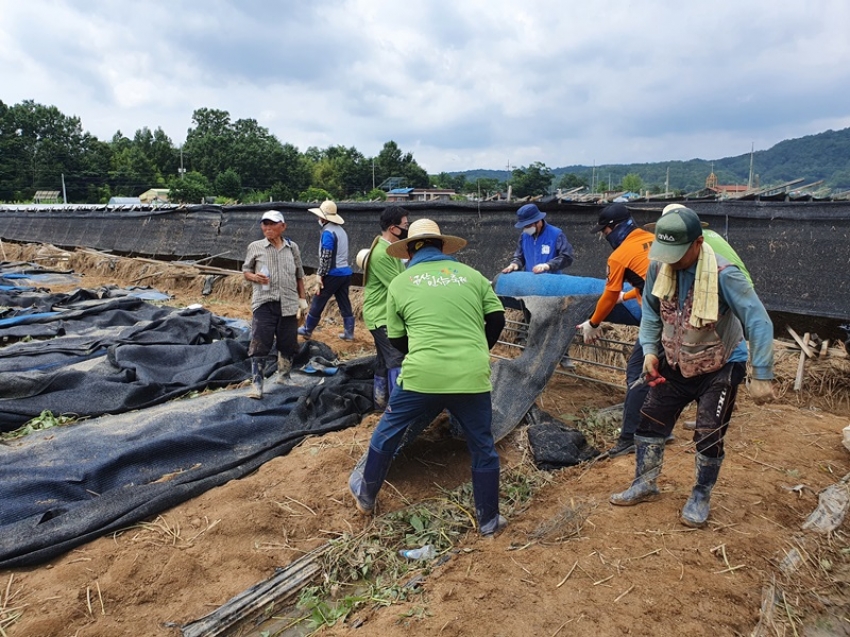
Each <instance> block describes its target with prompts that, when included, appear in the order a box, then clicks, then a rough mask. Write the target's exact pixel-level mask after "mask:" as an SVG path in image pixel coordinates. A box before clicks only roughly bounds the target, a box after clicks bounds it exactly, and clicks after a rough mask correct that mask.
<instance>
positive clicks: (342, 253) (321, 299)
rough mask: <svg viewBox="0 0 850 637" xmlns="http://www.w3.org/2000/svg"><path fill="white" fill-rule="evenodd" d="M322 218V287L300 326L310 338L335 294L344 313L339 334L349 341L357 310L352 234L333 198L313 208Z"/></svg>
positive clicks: (320, 268)
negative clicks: (350, 254) (350, 261)
mask: <svg viewBox="0 0 850 637" xmlns="http://www.w3.org/2000/svg"><path fill="white" fill-rule="evenodd" d="M308 210H309V211H310V212H312V213H313V214H314V215H316V216H317V217H318V218H319V225H320V226H321V227H322V236H321V238H320V239H319V270H318V272H317V273H316V274H317V276H318V277H319V291H318V294H316V295H315V296H314V297H313V300H312V301H311V302H310V309H309V311H308V312H307V318H306V320H305V321H304V325H302V326H301V327H299V328H298V334H299V335H300V336H303V337H304V338H310V337H311V336H312V335H313V330H314V329H316V326H317V325H318V324H319V321H320V320H321V319H322V312H324V311H325V306H326V305H327V304H328V301H330V300H331V297H334V298H335V299H336V304H337V307H339V314H340V316H342V324H343V328H344V332H343V333H342V334H340V335H339V337H340V338H341V339H343V340H345V341H353V340H354V312H353V311H352V309H351V299H350V298H349V297H348V288H349V286H350V285H351V267H350V266H349V265H348V235H347V234H346V232H345V230H343V229H342V224H344V223H345V221H344V220H343V218H342V217H340V216H339V215H338V214H337V211H336V204H335V203H334V202H333V201H330V200H328V201H323V202H322V205H321V206H319V207H318V208H309V209H308Z"/></svg>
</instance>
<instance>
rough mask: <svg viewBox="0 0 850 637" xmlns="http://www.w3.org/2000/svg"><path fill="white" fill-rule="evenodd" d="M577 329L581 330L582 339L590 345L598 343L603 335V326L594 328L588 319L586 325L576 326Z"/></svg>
mask: <svg viewBox="0 0 850 637" xmlns="http://www.w3.org/2000/svg"><path fill="white" fill-rule="evenodd" d="M576 329H577V330H578V329H580V330H581V337H582V339H584V342H585V343H587V344H588V345H590V344H592V343H595V342H596V341H598V340H599V337H600V336H601V335H602V324H599V325H597V326H596V327H593V326H592V325H591V324H590V319H587V320H586V321H585V322H584V323H580V324H579V325H576Z"/></svg>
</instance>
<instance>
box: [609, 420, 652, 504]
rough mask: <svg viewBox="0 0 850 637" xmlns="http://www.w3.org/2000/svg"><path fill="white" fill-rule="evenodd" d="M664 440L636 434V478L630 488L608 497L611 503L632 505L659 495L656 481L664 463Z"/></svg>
mask: <svg viewBox="0 0 850 637" xmlns="http://www.w3.org/2000/svg"><path fill="white" fill-rule="evenodd" d="M664 440H665V439H664V438H646V437H644V436H635V479H634V481H633V482H632V486H630V487H629V488H628V489H626V490H625V491H623V492H622V493H615V494H613V495H612V496H611V497H610V498H609V499H608V501H609V502H610V503H611V504H616V505H617V506H632V505H635V504H640V503H641V502H649V501H650V500H655V499H656V498H657V497H658V496H659V494H660V492H659V491H658V486H657V485H656V484H655V481H656V480H657V479H658V475H659V474H660V473H661V465H662V464H663V463H664Z"/></svg>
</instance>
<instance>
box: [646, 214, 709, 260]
mask: <svg viewBox="0 0 850 637" xmlns="http://www.w3.org/2000/svg"><path fill="white" fill-rule="evenodd" d="M701 236H702V224H701V223H700V220H699V217H698V216H697V213H695V212H694V211H693V210H691V209H690V208H676V209H674V210H670V211H669V212H668V213H667V214H665V215H661V218H660V219H659V220H658V221H657V222H656V224H655V241H653V242H652V248H650V250H649V258H650V259H651V260H653V261H661V263H676V262H677V261H679V260H680V259H681V258H682V257H683V256H685V252H687V251H688V248H690V247H691V244H692V243H693V242H694V241H696V240H697V239H698V238H699V237H701Z"/></svg>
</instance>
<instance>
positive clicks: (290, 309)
mask: <svg viewBox="0 0 850 637" xmlns="http://www.w3.org/2000/svg"><path fill="white" fill-rule="evenodd" d="M260 224H261V228H262V230H263V236H264V237H265V238H264V239H261V240H259V241H254V242H253V243H251V244H249V245H248V252H247V255H246V257H245V263H243V264H242V274H243V275H244V277H245V279H246V280H247V281H250V282H251V283H252V284H253V288H254V289H253V294H252V296H251V311H252V312H253V315H254V317H253V321H252V324H251V344H250V346H249V347H248V356H250V357H251V391H250V393H249V394H248V396H249V397H250V398H262V397H263V379H264V378H265V371H266V365H267V363H268V362H269V360H268V355H269V352H270V351H271V349H272V345H273V344H274V343H275V341H277V351H278V359H277V365H278V381H279V382H283V381H285V379H286V378H288V377H289V370H290V369H291V368H292V358H293V357H294V356H295V354H296V353H297V352H298V333H297V330H298V319H299V318H300V317H301V316H302V315H303V314H304V313H305V312H306V311H307V299H306V296H307V295H306V293H305V291H304V268H303V266H302V264H301V251H300V250H299V249H298V244H296V243H295V242H294V241H292V240H290V239H287V238H284V236H283V232H284V230H286V223H285V222H284V220H283V215H282V214H281V213H280V212H279V211H277V210H269V211H267V212H266V213H264V214H263V217H262V219H261V220H260Z"/></svg>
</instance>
